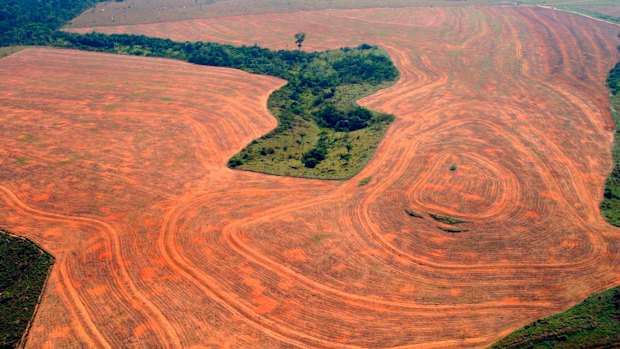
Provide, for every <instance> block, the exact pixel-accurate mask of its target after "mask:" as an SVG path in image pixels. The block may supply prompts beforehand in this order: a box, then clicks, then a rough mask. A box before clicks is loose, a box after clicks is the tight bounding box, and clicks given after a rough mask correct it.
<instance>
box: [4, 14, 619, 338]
mask: <svg viewBox="0 0 620 349" xmlns="http://www.w3.org/2000/svg"><path fill="white" fill-rule="evenodd" d="M86 30H88V29H86ZM100 30H101V31H105V32H132V33H143V34H147V35H152V36H170V37H172V38H174V39H176V40H213V41H220V42H232V43H247V44H253V43H255V42H258V43H259V44H261V45H267V46H270V47H273V48H284V47H286V45H287V43H288V45H290V42H291V39H290V37H291V33H294V32H297V31H305V32H306V33H308V35H309V39H308V41H307V43H306V47H308V48H310V49H325V48H334V47H340V46H341V45H356V44H359V43H360V42H369V43H372V44H378V45H381V46H382V47H384V48H386V49H387V50H388V52H389V53H390V54H391V55H392V57H393V59H394V62H395V64H396V65H397V67H398V68H399V70H400V71H401V80H400V81H399V82H398V83H397V84H396V85H395V86H393V87H390V88H388V89H386V90H382V91H380V92H379V93H377V94H375V95H373V96H370V97H368V98H365V99H364V100H362V103H363V104H364V105H365V106H367V107H369V108H372V109H376V110H381V111H384V112H387V113H392V114H394V115H396V118H397V119H396V121H395V122H394V124H393V125H392V126H391V127H390V129H389V130H388V133H387V135H386V137H385V138H384V140H383V142H382V144H381V145H380V147H379V149H378V150H377V153H376V155H375V158H374V159H373V160H372V161H371V162H370V163H369V165H368V166H367V167H366V168H365V169H363V170H362V172H361V173H359V174H358V175H357V176H356V177H354V178H353V179H351V180H350V181H346V182H323V181H313V180H301V179H292V178H281V177H273V176H265V175H260V174H254V173H247V172H242V171H233V170H230V169H227V168H226V167H225V162H226V161H227V160H228V158H229V157H230V156H232V155H233V154H234V153H235V152H236V151H238V150H239V149H241V148H242V147H243V146H244V145H245V144H247V143H248V142H249V141H251V140H252V139H254V138H257V137H258V136H260V135H262V134H264V133H265V132H267V131H268V130H269V129H271V128H273V127H275V120H274V119H273V118H272V117H270V116H269V115H268V113H267V111H266V105H265V103H266V98H267V96H268V95H269V93H270V92H271V91H273V90H274V89H276V88H277V87H279V86H281V84H283V83H284V82H283V81H281V80H277V79H273V78H269V77H263V76H255V75H249V74H245V73H241V72H238V71H233V70H228V69H218V68H208V67H199V66H192V65H189V64H184V63H180V62H173V61H167V60H159V59H144V58H137V57H119V56H111V55H104V54H93V53H83V52H74V51H60V50H51V49H46V50H42V49H28V50H25V51H22V52H19V53H17V54H14V55H12V56H9V57H7V58H5V59H3V60H1V61H0V76H2V77H3V79H2V80H0V81H1V82H0V97H1V98H0V99H1V100H2V103H0V111H1V112H2V113H0V115H2V119H1V123H0V125H2V127H1V128H0V134H1V135H2V137H3V139H5V140H6V141H5V145H4V147H3V148H2V150H0V159H1V161H2V167H3V170H5V169H6V170H5V171H3V172H2V174H3V177H2V179H1V183H0V190H1V191H2V193H3V199H2V201H1V202H2V204H1V205H0V224H1V226H3V227H7V228H8V229H11V230H12V231H14V232H16V233H19V234H22V235H24V236H28V237H29V238H31V239H33V240H34V241H36V242H38V243H40V244H41V245H42V246H44V247H45V248H46V249H47V250H49V251H50V252H51V253H52V254H53V255H54V256H55V257H56V260H57V262H56V263H57V264H56V265H57V267H55V268H54V271H53V273H52V275H51V280H50V285H49V286H50V287H48V288H47V292H46V294H45V295H44V300H43V302H42V304H41V308H40V310H39V316H37V318H36V319H35V322H34V324H33V328H32V331H31V336H30V339H29V342H28V346H30V347H41V346H43V345H44V344H46V343H44V342H45V341H47V342H48V344H52V345H55V346H62V345H66V344H68V343H82V344H84V345H91V346H92V345H98V346H112V347H117V346H130V345H136V346H138V345H140V346H150V347H154V346H166V345H167V346H187V347H189V346H192V345H199V344H200V345H222V346H224V345H229V346H230V347H239V348H245V347H248V346H257V347H278V346H296V347H329V348H334V347H336V348H337V347H341V348H346V347H360V346H364V347H389V346H399V345H400V346H414V347H415V346H419V347H440V348H443V347H454V346H462V347H483V346H486V345H489V344H491V343H492V342H494V341H495V340H496V339H498V338H500V337H501V336H503V335H505V334H507V333H509V332H510V331H511V330H513V329H515V328H518V327H520V326H522V325H525V324H527V323H529V322H531V321H532V320H534V319H536V318H539V317H542V316H546V315H550V314H553V313H556V312H558V311H560V310H563V309H566V308H568V307H569V306H571V305H573V304H575V303H577V302H578V301H579V300H581V299H583V298H585V297H586V296H587V295H589V294H592V293H594V292H597V291H600V290H603V289H606V288H609V287H611V286H613V285H617V284H618V283H620V278H619V275H618V271H617V265H618V263H619V262H620V255H619V254H618V249H619V246H620V245H619V244H620V241H619V239H620V235H618V232H620V231H619V230H618V229H616V228H613V227H610V226H609V225H607V224H606V223H605V221H604V219H603V218H602V217H601V215H600V212H599V208H598V204H599V201H600V198H601V196H602V188H603V184H604V181H605V177H606V176H607V173H608V171H609V170H610V168H611V157H610V149H611V142H612V136H613V132H612V128H613V123H612V121H611V118H610V114H609V100H608V98H607V90H606V87H605V86H604V84H603V82H604V80H605V78H606V76H607V71H608V70H609V69H610V68H611V66H612V65H613V64H614V63H615V62H616V61H617V60H618V58H619V55H618V52H617V50H616V48H615V46H616V45H617V43H618V42H617V38H616V34H617V28H616V27H613V26H611V25H607V24H604V23H600V22H596V21H591V20H588V19H586V18H583V17H579V16H574V15H570V14H566V13H559V12H555V11H550V10H544V9H535V8H518V9H515V8H433V9H430V8H424V9H372V10H346V11H345V10H338V11H336V10H328V11H317V12H298V13H290V14H275V15H260V16H242V17H228V18H219V19H205V20H196V21H187V22H175V23H159V24H150V25H137V26H129V27H106V28H104V29H100ZM42 62H44V63H45V64H43V63H42ZM256 96H258V98H257V97H256ZM24 158H25V159H24ZM367 179H368V180H367ZM360 182H365V183H364V185H363V186H360ZM407 210H409V211H407ZM408 212H414V213H415V214H416V215H421V216H422V218H419V217H415V216H413V215H411V214H409V213H408ZM430 214H433V215H434V216H435V217H444V218H445V217H448V218H450V219H451V220H450V221H451V222H455V220H459V221H463V222H460V223H458V226H457V227H458V228H459V229H461V228H462V229H463V230H466V231H463V232H460V233H450V232H447V231H444V230H442V229H441V228H444V229H450V227H451V226H452V225H449V224H446V223H443V222H442V221H441V220H436V219H433V218H431V216H430ZM443 220H445V221H447V220H448V219H447V218H446V219H443ZM567 280H570V282H567Z"/></svg>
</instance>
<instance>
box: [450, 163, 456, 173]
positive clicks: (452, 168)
mask: <svg viewBox="0 0 620 349" xmlns="http://www.w3.org/2000/svg"><path fill="white" fill-rule="evenodd" d="M450 171H452V172H454V171H456V164H452V165H450Z"/></svg>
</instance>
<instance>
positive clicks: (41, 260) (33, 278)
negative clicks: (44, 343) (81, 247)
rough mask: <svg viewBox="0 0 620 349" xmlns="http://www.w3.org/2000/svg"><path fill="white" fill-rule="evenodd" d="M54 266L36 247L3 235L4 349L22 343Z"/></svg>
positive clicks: (0, 335)
mask: <svg viewBox="0 0 620 349" xmlns="http://www.w3.org/2000/svg"><path fill="white" fill-rule="evenodd" d="M53 263H54V259H53V258H52V256H50V255H49V254H47V253H45V252H44V251H43V250H41V249H40V248H38V247H37V245H35V244H34V243H32V242H30V241H28V240H25V239H21V238H17V237H13V236H11V235H9V234H7V233H5V232H3V231H0V266H2V267H1V268H0V348H13V347H16V346H17V345H18V344H19V343H20V342H21V340H22V338H23V336H24V332H25V331H26V330H27V328H28V326H29V324H30V321H31V319H32V317H33V315H34V312H35V309H36V306H37V304H38V301H39V296H40V294H41V291H42V290H43V286H44V285H45V281H46V279H47V275H48V273H49V271H50V269H51V267H52V264H53Z"/></svg>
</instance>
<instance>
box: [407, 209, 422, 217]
mask: <svg viewBox="0 0 620 349" xmlns="http://www.w3.org/2000/svg"><path fill="white" fill-rule="evenodd" d="M405 213H406V214H408V215H409V216H411V217H415V218H424V217H423V216H422V215H421V214H419V213H417V212H415V211H414V210H412V209H410V208H405Z"/></svg>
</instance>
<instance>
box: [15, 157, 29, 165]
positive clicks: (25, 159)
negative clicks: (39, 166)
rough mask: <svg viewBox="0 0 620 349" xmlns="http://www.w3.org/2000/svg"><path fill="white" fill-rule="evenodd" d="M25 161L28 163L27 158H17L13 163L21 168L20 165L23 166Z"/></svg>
mask: <svg viewBox="0 0 620 349" xmlns="http://www.w3.org/2000/svg"><path fill="white" fill-rule="evenodd" d="M27 161H28V158H17V160H15V163H17V164H18V165H19V166H22V165H24V164H25V163H26V162H27Z"/></svg>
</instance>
